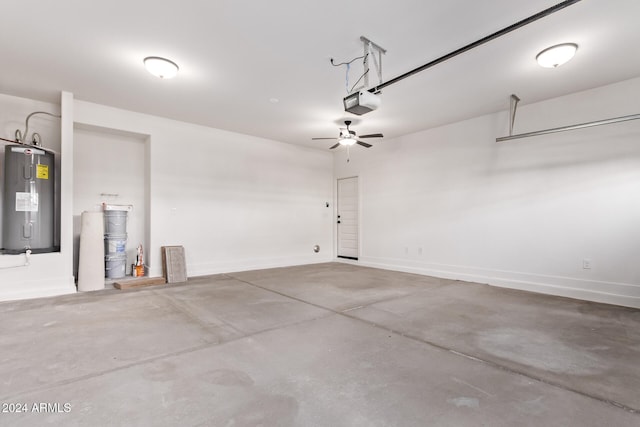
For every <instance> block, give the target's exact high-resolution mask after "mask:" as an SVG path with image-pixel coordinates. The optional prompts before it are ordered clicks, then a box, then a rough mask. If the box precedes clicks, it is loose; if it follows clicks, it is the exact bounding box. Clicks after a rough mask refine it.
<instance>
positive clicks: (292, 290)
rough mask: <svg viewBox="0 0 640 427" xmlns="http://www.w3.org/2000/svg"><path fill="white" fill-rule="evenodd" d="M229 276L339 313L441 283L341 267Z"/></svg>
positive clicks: (421, 277)
mask: <svg viewBox="0 0 640 427" xmlns="http://www.w3.org/2000/svg"><path fill="white" fill-rule="evenodd" d="M296 272H300V274H296ZM229 276H230V277H234V278H236V279H239V280H246V281H248V282H250V283H252V284H254V285H257V286H261V287H263V288H265V289H270V290H273V291H276V292H281V293H284V294H286V295H289V296H293V297H296V298H299V299H302V300H304V301H307V302H310V303H313V304H317V305H319V306H321V307H327V308H330V309H332V310H336V311H344V310H351V309H353V308H356V307H361V306H364V305H368V304H372V303H374V302H378V301H384V300H388V299H393V298H398V297H400V296H405V295H410V294H412V293H415V292H419V291H422V290H424V289H425V288H429V289H436V288H437V287H439V286H441V282H442V280H441V279H437V278H434V277H427V276H419V275H416V274H408V273H400V272H395V271H388V270H379V269H373V268H360V267H357V266H353V265H350V264H341V263H328V264H316V265H314V266H298V267H288V268H275V269H271V270H255V271H247V272H240V273H230V274H229Z"/></svg>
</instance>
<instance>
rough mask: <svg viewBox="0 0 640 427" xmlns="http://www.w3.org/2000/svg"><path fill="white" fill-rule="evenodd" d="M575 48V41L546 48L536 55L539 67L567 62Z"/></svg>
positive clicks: (573, 53)
mask: <svg viewBox="0 0 640 427" xmlns="http://www.w3.org/2000/svg"><path fill="white" fill-rule="evenodd" d="M577 50H578V45H577V44H575V43H562V44H558V45H555V46H551V47H548V48H546V49H545V50H543V51H542V52H540V53H539V54H538V55H537V56H536V60H537V61H538V64H540V66H541V67H545V68H556V67H559V66H560V65H562V64H565V63H567V62H569V60H571V58H573V55H575V54H576V51H577Z"/></svg>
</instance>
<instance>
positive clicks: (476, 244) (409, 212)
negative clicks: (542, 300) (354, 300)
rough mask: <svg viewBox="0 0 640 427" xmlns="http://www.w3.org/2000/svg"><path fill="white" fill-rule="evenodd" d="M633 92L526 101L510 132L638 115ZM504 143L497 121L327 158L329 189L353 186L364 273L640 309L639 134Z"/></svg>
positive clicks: (502, 125) (589, 132) (612, 128)
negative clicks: (331, 168)
mask: <svg viewBox="0 0 640 427" xmlns="http://www.w3.org/2000/svg"><path fill="white" fill-rule="evenodd" d="M639 93H640V79H634V80H629V81H626V82H621V83H618V84H614V85H610V86H606V87H602V88H598V89H594V90H590V91H585V92H581V93H576V94H573V95H570V96H565V97H561V98H557V99H553V100H549V101H545V102H541V103H538V104H532V105H525V103H526V100H523V102H522V103H521V106H520V107H519V109H518V114H517V119H516V127H515V133H519V132H526V131H533V130H538V129H545V128H549V127H554V126H562V125H570V124H575V123H581V122H587V121H591V120H599V119H604V118H610V117H617V116H622V115H628V114H638V113H640V100H639V97H638V96H637V94H639ZM505 98H506V97H505ZM383 108H384V107H383ZM505 109H508V99H505ZM507 132H508V112H504V113H499V114H493V115H489V116H484V117H479V118H474V119H471V120H467V121H464V122H460V123H454V124H451V125H448V126H443V127H440V128H436V129H432V130H428V131H424V132H420V133H416V134H412V135H407V136H404V137H401V138H396V139H394V140H387V141H384V142H375V143H374V144H375V146H374V147H373V148H371V149H368V150H367V149H364V148H362V147H359V148H356V149H352V150H351V162H350V163H346V154H345V153H344V152H338V153H336V154H335V156H334V164H335V176H334V178H341V177H348V176H355V175H357V176H359V177H360V192H361V228H360V230H361V242H360V243H361V252H360V262H361V263H362V264H364V265H371V266H377V267H383V268H389V269H394V270H402V271H411V272H416V273H421V274H428V275H433V276H438V277H446V278H453V279H460V280H469V281H475V282H480V283H489V284H492V285H496V286H505V287H511V288H517V289H525V290H532V291H536V292H543V293H549V294H555V295H563V296H570V297H576V298H583V299H588V300H594V301H602V302H610V303H615V304H621V305H628V306H634V307H640V261H639V260H640V197H639V195H640V193H639V191H640V190H639V189H640V121H633V122H626V123H621V124H615V125H609V126H602V127H598V128H590V129H586V130H579V131H573V132H566V133H558V134H553V135H547V136H539V137H533V138H528V139H522V140H515V141H512V142H508V143H503V144H497V143H496V142H495V138H496V137H497V136H503V135H506V134H507ZM334 185H335V184H334ZM584 259H588V260H590V261H591V269H583V260H584Z"/></svg>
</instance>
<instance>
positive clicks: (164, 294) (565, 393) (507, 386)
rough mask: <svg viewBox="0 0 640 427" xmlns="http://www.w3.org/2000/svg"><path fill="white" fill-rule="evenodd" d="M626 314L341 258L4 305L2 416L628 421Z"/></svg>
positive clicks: (630, 350)
mask: <svg viewBox="0 0 640 427" xmlns="http://www.w3.org/2000/svg"><path fill="white" fill-rule="evenodd" d="M231 276H233V277H231ZM270 289H271V290H270ZM320 306H323V307H326V308H323V307H320ZM358 307H360V308H358ZM638 313H639V311H638V310H630V309H624V308H620V307H612V306H606V305H602V304H592V303H582V302H579V301H572V300H568V299H563V298H553V297H546V296H539V295H533V294H528V293H521V292H515V291H509V290H504V289H496V288H490V287H486V286H482V285H471V284H465V283H460V282H452V281H447V280H440V279H434V278H426V277H421V276H415V275H410V274H403V273H394V272H390V271H383V270H376V269H368V268H362V267H358V266H354V265H347V264H341V263H336V264H319V265H310V266H300V267H291V268H285V269H272V270H261V271H254V272H244V273H234V274H232V275H216V276H209V277H202V278H197V279H191V280H189V282H188V283H186V284H177V285H167V286H162V287H154V288H148V289H142V290H133V291H127V292H122V291H116V290H111V291H100V292H93V293H87V294H79V295H71V296H63V297H56V298H46V299H41V300H32V301H19V302H12V303H2V304H0V338H1V339H2V347H0V405H3V407H0V425H18V426H31V425H38V426H40V425H60V426H74V425H77V426H80V425H105V426H108V425H114V426H116V425H117V426H121V425H132V426H148V425H154V426H155V425H159V426H163V425H167V426H173V425H180V426H256V425H263V426H271V425H277V426H288V425H295V426H309V425H311V426H394V425H395V426H424V425H434V426H440V425H442V426H453V425H455V426H467V425H469V426H476V425H487V426H489V425H490V426H513V425H525V426H528V425H531V426H540V425H563V426H564V425H566V426H574V425H575V426H601V425H611V426H614V425H615V426H618V425H620V426H631V425H640V415H639V414H638V413H637V412H636V411H637V409H638V406H637V405H636V404H637V402H638V401H637V399H638V398H637V390H638V389H639V386H638V385H639V384H638V376H637V375H638V373H637V372H636V370H635V369H634V363H635V362H636V361H637V360H639V358H638V357H637V356H638V351H639V348H638V346H639V343H640V340H639V339H638V335H637V331H638V330H639V329H640V328H638V327H637V326H638V323H637V322H638ZM460 352H462V353H466V354H469V355H474V356H475V357H477V358H472V357H467V356H464V355H461V354H460ZM609 397H611V398H609ZM612 401H613V402H612ZM615 402H622V403H623V405H626V407H624V406H622V407H621V406H620V405H617V404H616V403H615ZM42 404H44V406H43V405H42ZM10 405H13V406H10ZM65 405H68V406H65ZM18 408H19V410H24V411H25V412H21V413H15V412H16V411H17V410H18ZM3 409H4V411H2V410H3ZM634 410H636V411H634ZM12 412H13V413H12Z"/></svg>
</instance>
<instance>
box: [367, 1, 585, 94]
mask: <svg viewBox="0 0 640 427" xmlns="http://www.w3.org/2000/svg"><path fill="white" fill-rule="evenodd" d="M579 1H581V0H567V1H563V2H561V3H558V4H556V5H555V6H551V7H550V8H548V9H545V10H543V11H541V12H538V13H536V14H535V15H531V16H529V17H528V18H525V19H523V20H522V21H518V22H516V23H515V24H512V25H509V26H508V27H505V28H503V29H501V30H499V31H496V32H495V33H493V34H490V35H488V36H486V37H483V38H481V39H480V40H477V41H475V42H473V43H470V44H468V45H466V46H464V47H461V48H459V49H457V50H454V51H453V52H450V53H447V54H446V55H443V56H441V57H440V58H438V59H434V60H433V61H431V62H428V63H426V64H424V65H421V66H420V67H418V68H415V69H413V70H411V71H408V72H406V73H404V74H402V75H400V76H398V77H395V78H393V79H391V80H389V81H386V82H384V83H380V84H379V85H378V86H374V87H372V88H371V89H369V92H371V93H378V92H380V91H381V90H382V89H384V88H385V87H387V86H390V85H392V84H394V83H398V82H399V81H400V80H404V79H406V78H407V77H410V76H412V75H414V74H416V73H419V72H421V71H424V70H426V69H427V68H431V67H433V66H434V65H438V64H440V63H441V62H444V61H446V60H448V59H451V58H453V57H455V56H458V55H460V54H461V53H464V52H467V51H469V50H471V49H474V48H476V47H478V46H481V45H483V44H485V43H487V42H490V41H491V40H493V39H497V38H498V37H501V36H504V35H505V34H508V33H510V32H512V31H515V30H517V29H518V28H521V27H524V26H525V25H527V24H531V23H532V22H535V21H537V20H539V19H542V18H544V17H545V16H549V15H551V14H552V13H555V12H558V11H560V10H562V9H564V8H565V7H568V6H571V5H573V4H575V3H578V2H579Z"/></svg>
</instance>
